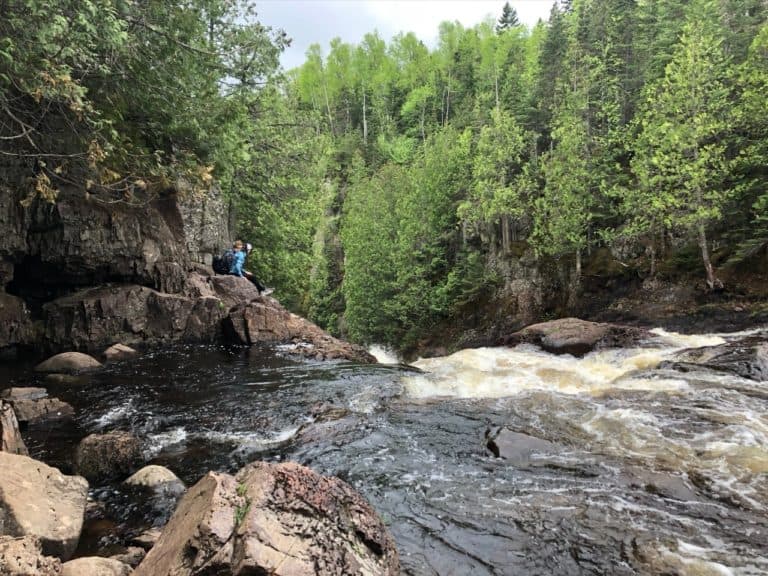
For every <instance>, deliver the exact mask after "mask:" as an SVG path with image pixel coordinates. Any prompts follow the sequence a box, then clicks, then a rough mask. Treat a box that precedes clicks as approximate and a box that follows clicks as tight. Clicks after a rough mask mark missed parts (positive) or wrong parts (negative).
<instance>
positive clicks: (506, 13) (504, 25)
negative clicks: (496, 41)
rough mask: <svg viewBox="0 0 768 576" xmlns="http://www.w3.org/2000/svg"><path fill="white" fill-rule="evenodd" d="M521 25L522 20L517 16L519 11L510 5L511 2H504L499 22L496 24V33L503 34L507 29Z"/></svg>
mask: <svg viewBox="0 0 768 576" xmlns="http://www.w3.org/2000/svg"><path fill="white" fill-rule="evenodd" d="M519 25H520V20H518V18H517V11H516V10H515V9H514V8H512V6H510V5H509V2H505V3H504V8H502V10H501V16H500V17H499V22H498V24H496V33H497V34H501V33H502V32H504V31H505V30H509V29H510V28H514V27H515V26H519Z"/></svg>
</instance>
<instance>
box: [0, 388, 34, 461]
mask: <svg viewBox="0 0 768 576" xmlns="http://www.w3.org/2000/svg"><path fill="white" fill-rule="evenodd" d="M0 452H9V453H11V454H21V455H22V456H29V452H28V451H27V447H26V446H25V445H24V440H22V438H21V433H20V432H19V423H18V422H17V420H16V414H15V413H14V412H13V408H12V407H11V405H10V404H6V403H5V402H3V401H2V400H0Z"/></svg>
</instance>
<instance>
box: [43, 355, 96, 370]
mask: <svg viewBox="0 0 768 576" xmlns="http://www.w3.org/2000/svg"><path fill="white" fill-rule="evenodd" d="M96 368H101V362H99V361H98V360H96V358H94V357H93V356H89V355H88V354H83V353H82V352H62V353H61V354H56V355H55V356H51V357H50V358H48V360H45V361H44V362H41V363H40V364H38V365H37V366H35V371H36V372H79V371H81V370H94V369H96Z"/></svg>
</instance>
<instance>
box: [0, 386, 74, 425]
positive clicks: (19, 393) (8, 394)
mask: <svg viewBox="0 0 768 576" xmlns="http://www.w3.org/2000/svg"><path fill="white" fill-rule="evenodd" d="M0 398H1V399H3V400H5V401H6V402H8V403H9V404H10V405H11V406H13V410H14V412H15V413H16V419H17V420H18V421H19V422H34V421H36V420H40V419H42V418H68V417H70V416H72V415H73V414H74V413H75V410H74V408H72V406H70V405H69V404H67V403H66V402H64V401H63V400H59V399H58V398H50V397H49V396H48V391H47V390H46V389H45V388H36V387H26V386H25V387H14V388H6V389H5V390H3V391H2V392H0Z"/></svg>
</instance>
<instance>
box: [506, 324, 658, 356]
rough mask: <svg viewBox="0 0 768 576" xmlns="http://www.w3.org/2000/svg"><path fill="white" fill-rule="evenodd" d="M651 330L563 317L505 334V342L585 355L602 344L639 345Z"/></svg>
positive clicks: (613, 345)
mask: <svg viewBox="0 0 768 576" xmlns="http://www.w3.org/2000/svg"><path fill="white" fill-rule="evenodd" d="M651 337H652V334H651V333H650V332H648V331H647V330H644V329H642V328H636V327H633V326H621V325H616V324H603V323H598V322H589V321H587V320H580V319H578V318H560V319H559V320H552V321H550V322H542V323H540V324H533V325H531V326H528V327H526V328H523V329H522V330H520V331H518V332H515V333H513V334H510V335H508V336H505V337H504V338H502V344H504V345H507V346H516V345H518V344H534V345H536V346H539V347H541V348H542V349H544V350H546V351H547V352H551V353H553V354H572V355H574V356H582V355H584V354H586V353H588V352H591V351H593V350H596V349H600V348H621V347H625V346H636V345H637V344H639V343H640V342H642V341H643V340H646V339H649V338H651Z"/></svg>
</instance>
